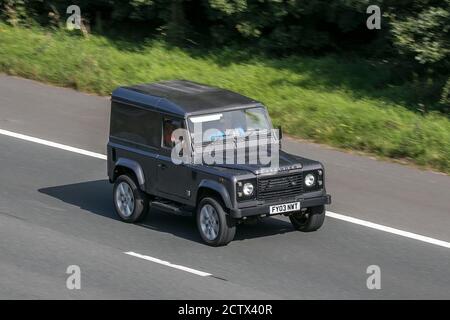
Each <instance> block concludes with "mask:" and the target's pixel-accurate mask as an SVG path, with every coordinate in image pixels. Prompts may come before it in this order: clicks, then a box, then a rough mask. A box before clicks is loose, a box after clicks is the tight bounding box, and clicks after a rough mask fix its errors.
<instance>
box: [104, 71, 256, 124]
mask: <svg viewBox="0 0 450 320" xmlns="http://www.w3.org/2000/svg"><path fill="white" fill-rule="evenodd" d="M112 100H113V101H122V102H126V103H130V104H133V105H138V106H141V107H148V108H151V109H156V110H159V111H161V112H166V113H170V114H174V115H179V116H183V117H185V116H187V115H191V114H201V113H209V112H217V111H227V110H234V109H239V108H242V107H248V106H251V105H257V104H260V103H259V102H258V101H256V100H253V99H251V98H248V97H245V96H243V95H241V94H238V93H235V92H232V91H229V90H225V89H220V88H216V87H210V86H207V85H203V84H199V83H196V82H192V81H187V80H172V81H161V82H156V83H148V84H139V85H133V86H127V87H119V88H117V89H116V90H114V91H113V93H112Z"/></svg>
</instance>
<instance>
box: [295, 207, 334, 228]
mask: <svg viewBox="0 0 450 320" xmlns="http://www.w3.org/2000/svg"><path fill="white" fill-rule="evenodd" d="M289 220H291V223H292V225H293V226H294V228H295V229H296V230H298V231H302V232H311V231H316V230H318V229H319V228H320V227H321V226H322V225H323V222H324V221H325V206H317V207H311V208H308V210H306V211H305V212H304V213H302V212H296V213H294V214H292V215H290V216H289Z"/></svg>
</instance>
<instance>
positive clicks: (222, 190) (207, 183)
mask: <svg viewBox="0 0 450 320" xmlns="http://www.w3.org/2000/svg"><path fill="white" fill-rule="evenodd" d="M200 188H207V189H211V190H213V191H215V192H217V193H218V194H220V196H221V197H222V201H223V203H224V204H225V206H226V207H227V208H228V209H231V208H233V205H232V203H231V198H230V194H229V192H228V190H227V188H226V187H225V186H224V185H223V184H220V183H219V182H217V181H214V180H208V179H204V180H202V181H200V184H199V186H198V189H200Z"/></svg>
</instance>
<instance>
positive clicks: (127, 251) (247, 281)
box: [0, 75, 450, 299]
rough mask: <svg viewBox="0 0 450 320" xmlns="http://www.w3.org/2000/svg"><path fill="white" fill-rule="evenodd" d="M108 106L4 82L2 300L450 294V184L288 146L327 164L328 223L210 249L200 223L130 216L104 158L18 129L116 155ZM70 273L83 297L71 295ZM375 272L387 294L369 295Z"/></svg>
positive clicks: (280, 221)
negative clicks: (123, 217)
mask: <svg viewBox="0 0 450 320" xmlns="http://www.w3.org/2000/svg"><path fill="white" fill-rule="evenodd" d="M108 109H109V100H108V98H102V97H96V96H91V95H86V94H81V93H78V92H75V91H73V90H69V89H62V88H55V87H51V86H47V85H43V84H40V83H36V82H33V81H29V80H24V79H19V78H14V77H8V76H1V75H0V131H2V133H1V134H0V172H1V175H0V298H1V299H22V298H26V299H28V298H39V299H42V298H50V299H55V298H56V299H166V298H167V299H315V298H319V299H346V298H354V299H418V298H421V299H449V298H450V243H449V242H450V177H448V176H445V175H442V174H437V173H433V172H429V171H421V170H418V169H415V168H411V167H408V166H403V165H399V164H394V163H388V162H382V161H377V160H373V159H370V158H367V157H362V156H357V155H352V154H348V153H344V152H339V151H335V150H332V149H329V148H325V147H323V146H319V145H315V144H308V143H299V142H297V141H294V140H292V139H285V141H284V148H285V149H286V150H288V151H290V152H293V153H296V154H301V155H303V156H307V157H311V158H314V159H317V160H320V161H322V162H323V163H324V164H325V166H326V173H327V189H328V192H329V193H331V194H332V196H333V204H332V205H331V206H330V207H329V208H328V209H329V210H330V211H331V213H330V214H329V216H328V217H327V219H326V221H325V224H324V226H323V228H322V229H320V230H319V231H318V232H314V233H306V234H305V233H300V232H296V231H294V230H293V229H292V227H291V225H290V223H289V222H288V221H287V220H286V219H285V218H281V217H276V218H269V219H266V220H264V222H262V223H260V224H257V225H254V226H240V228H238V232H237V235H236V238H235V240H234V241H233V242H232V243H230V244H229V245H228V246H226V247H221V248H211V247H208V246H206V245H204V244H202V243H201V241H200V238H199V236H198V234H197V231H196V228H195V223H194V221H193V220H192V219H190V218H187V217H176V216H172V215H170V214H166V213H162V212H157V211H151V212H150V214H149V216H148V218H147V219H146V220H145V221H144V222H143V223H141V224H139V225H135V224H126V223H123V222H120V221H118V220H117V219H116V217H115V213H114V211H113V207H112V199H111V190H112V187H111V185H110V184H109V183H108V181H107V177H106V162H105V161H104V160H102V159H99V158H95V157H92V156H89V155H84V154H78V153H74V152H71V151H70V150H62V149H60V148H55V147H53V146H48V145H43V144H40V143H36V141H27V140H26V139H25V140H24V139H20V136H18V137H19V138H18V137H16V136H14V134H12V135H11V134H10V135H7V134H5V132H7V131H8V132H13V133H17V134H24V135H28V136H30V137H34V138H40V139H45V140H48V141H51V142H56V143H61V144H64V145H67V146H71V147H76V148H81V149H83V150H88V151H92V152H96V153H99V154H104V152H105V146H106V141H107V133H108ZM5 130H7V131H5ZM28 140H32V139H28ZM333 213H337V214H340V215H342V216H343V217H346V218H345V219H346V220H348V221H345V219H344V220H342V219H336V215H335V216H333ZM352 218H357V219H360V220H352ZM355 221H356V223H355ZM360 221H362V223H359V222H360ZM372 223H373V224H372ZM374 224H376V225H374ZM379 225H381V226H382V227H377V226H379ZM374 226H375V229H374ZM391 228H395V229H391ZM392 230H396V231H392ZM408 232H409V233H408ZM411 234H412V236H410V235H411ZM421 236H425V237H428V238H426V239H428V240H424V238H423V237H421ZM429 239H431V240H429ZM131 252H132V253H131ZM70 265H77V266H79V267H80V270H81V288H80V289H79V290H77V289H75V290H69V289H67V287H66V280H67V278H68V276H69V275H68V274H66V270H67V268H68V266H70ZM371 265H376V266H379V268H380V271H381V289H380V290H377V289H374V290H369V289H368V288H367V284H366V281H367V278H368V277H369V276H370V274H367V272H366V271H367V268H368V267H369V266H371Z"/></svg>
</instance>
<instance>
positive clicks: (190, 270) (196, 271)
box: [124, 251, 212, 277]
mask: <svg viewBox="0 0 450 320" xmlns="http://www.w3.org/2000/svg"><path fill="white" fill-rule="evenodd" d="M124 253H125V254H128V255H130V256H133V257H136V258H141V259H144V260H147V261H151V262H155V263H159V264H162V265H164V266H167V267H171V268H174V269H178V270H183V271H186V272H190V273H193V274H196V275H198V276H200V277H209V276H211V275H212V274H211V273H207V272H203V271H199V270H195V269H192V268H188V267H184V266H180V265H178V264H173V263H170V262H168V261H164V260H161V259H158V258H154V257H150V256H146V255H143V254H140V253H136V252H133V251H128V252H124Z"/></svg>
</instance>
